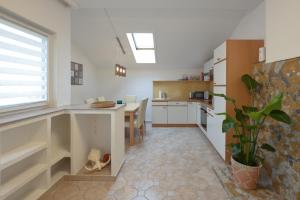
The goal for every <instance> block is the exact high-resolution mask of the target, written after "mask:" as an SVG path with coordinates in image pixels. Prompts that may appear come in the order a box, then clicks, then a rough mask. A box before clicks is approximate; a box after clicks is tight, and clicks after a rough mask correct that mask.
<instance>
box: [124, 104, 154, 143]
mask: <svg viewBox="0 0 300 200" xmlns="http://www.w3.org/2000/svg"><path fill="white" fill-rule="evenodd" d="M147 103H148V98H146V99H143V100H142V101H141V104H140V108H139V110H138V114H137V116H136V118H135V120H134V127H135V128H137V129H138V133H139V141H140V142H141V140H142V139H143V138H144V132H145V116H146V109H147ZM125 127H129V121H126V122H125Z"/></svg>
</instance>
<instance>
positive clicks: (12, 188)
mask: <svg viewBox="0 0 300 200" xmlns="http://www.w3.org/2000/svg"><path fill="white" fill-rule="evenodd" d="M70 157H71V154H70V116H69V115H68V114H64V113H61V114H59V115H47V116H42V117H37V118H33V119H28V120H22V121H19V122H17V123H13V124H8V125H5V126H1V127H0V199H1V200H2V199H3V200H18V199H28V200H33V199H37V198H39V196H40V195H41V194H43V193H44V192H45V191H46V190H47V189H48V188H49V187H51V185H52V184H54V183H55V182H57V181H58V180H59V179H60V178H62V177H63V176H64V175H67V174H70V167H71V166H70V163H71V161H70V159H71V158H70Z"/></svg>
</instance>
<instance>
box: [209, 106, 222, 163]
mask: <svg viewBox="0 0 300 200" xmlns="http://www.w3.org/2000/svg"><path fill="white" fill-rule="evenodd" d="M223 119H224V117H223V116H219V115H216V114H215V113H214V111H213V110H208V112H207V138H208V139H209V140H210V142H211V143H212V145H213V146H214V147H215V149H216V150H217V152H218V153H219V154H220V156H221V157H222V158H223V159H224V160H225V140H226V135H225V133H223V132H222V123H223Z"/></svg>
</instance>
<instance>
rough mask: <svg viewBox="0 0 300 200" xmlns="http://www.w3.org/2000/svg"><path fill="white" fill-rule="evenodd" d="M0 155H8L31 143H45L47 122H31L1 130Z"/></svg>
mask: <svg viewBox="0 0 300 200" xmlns="http://www.w3.org/2000/svg"><path fill="white" fill-rule="evenodd" d="M0 134H1V141H0V143H1V144H0V147H1V150H0V151H1V155H6V154H7V155H8V154H9V153H11V152H14V151H18V149H22V148H23V147H26V146H27V145H28V146H31V144H33V143H46V142H47V120H45V119H43V120H39V121H35V120H33V122H32V123H30V124H25V125H22V126H19V127H11V128H9V129H6V127H4V128H2V130H1V132H0Z"/></svg>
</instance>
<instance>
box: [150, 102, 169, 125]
mask: <svg viewBox="0 0 300 200" xmlns="http://www.w3.org/2000/svg"><path fill="white" fill-rule="evenodd" d="M152 123H153V124H167V123H168V106H152Z"/></svg>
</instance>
